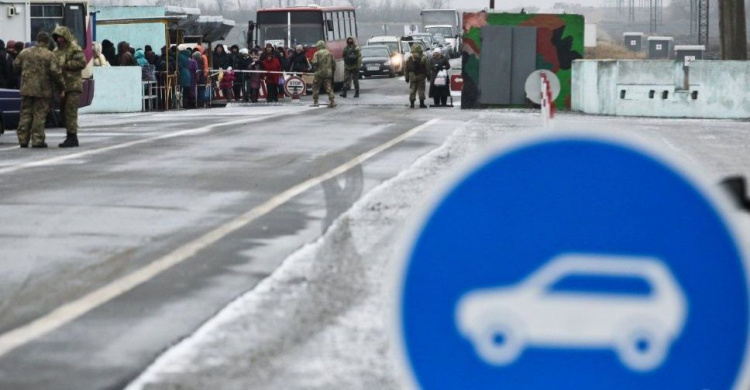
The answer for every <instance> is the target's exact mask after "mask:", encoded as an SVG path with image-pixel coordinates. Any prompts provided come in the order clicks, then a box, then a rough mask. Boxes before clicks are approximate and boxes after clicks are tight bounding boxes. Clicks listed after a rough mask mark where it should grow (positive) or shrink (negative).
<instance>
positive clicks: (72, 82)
mask: <svg viewBox="0 0 750 390" xmlns="http://www.w3.org/2000/svg"><path fill="white" fill-rule="evenodd" d="M52 37H53V38H54V39H55V41H57V37H62V38H63V39H65V41H66V42H67V44H66V45H65V47H64V48H60V47H58V48H57V49H55V56H57V63H58V65H60V70H61V71H62V74H63V78H64V79H65V91H66V92H83V76H81V72H82V71H83V70H84V69H85V68H86V56H84V55H83V50H81V47H80V46H78V43H76V39H75V37H74V36H73V33H71V32H70V30H69V29H68V28H67V27H64V26H57V28H55V31H54V32H53V33H52Z"/></svg>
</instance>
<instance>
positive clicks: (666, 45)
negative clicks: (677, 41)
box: [648, 37, 674, 60]
mask: <svg viewBox="0 0 750 390" xmlns="http://www.w3.org/2000/svg"><path fill="white" fill-rule="evenodd" d="M673 45H674V39H673V38H672V37H648V59H649V60H668V59H670V58H671V57H672V46H673Z"/></svg>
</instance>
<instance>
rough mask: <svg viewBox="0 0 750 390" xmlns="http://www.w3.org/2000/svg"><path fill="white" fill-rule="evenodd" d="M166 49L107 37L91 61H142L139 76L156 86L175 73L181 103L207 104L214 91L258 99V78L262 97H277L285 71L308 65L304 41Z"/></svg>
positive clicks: (308, 68) (114, 63)
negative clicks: (210, 49) (291, 46)
mask: <svg viewBox="0 0 750 390" xmlns="http://www.w3.org/2000/svg"><path fill="white" fill-rule="evenodd" d="M166 50H167V49H166V47H162V49H161V53H160V54H156V53H155V52H154V51H153V49H152V47H151V46H149V45H146V46H145V48H144V49H133V48H132V47H130V44H129V43H128V42H120V43H119V44H118V45H117V48H116V49H115V46H114V44H113V43H112V42H110V41H109V40H106V39H105V40H104V41H102V43H101V45H99V44H98V43H94V53H95V57H94V65H95V66H141V67H142V68H143V72H142V75H143V77H142V78H143V80H149V81H156V82H158V83H159V85H160V86H161V85H163V81H164V80H163V75H164V74H167V73H169V74H174V73H175V72H177V73H178V74H179V77H178V83H179V87H180V90H181V96H182V106H183V107H184V108H193V107H203V106H206V105H207V104H208V101H209V100H210V99H211V98H213V97H215V96H214V95H213V94H214V90H219V91H221V94H222V95H223V97H224V98H226V99H227V100H228V101H232V100H233V101H245V102H258V99H259V97H260V91H261V83H264V84H265V89H266V91H267V92H266V93H267V96H266V100H267V101H268V102H278V101H279V98H280V97H282V96H283V93H282V92H281V91H282V89H283V88H282V87H283V82H284V80H283V77H282V73H283V72H289V73H306V72H309V71H311V70H312V66H311V64H310V62H309V60H308V59H307V56H306V55H305V52H304V49H303V47H302V46H297V47H295V48H294V49H286V48H283V47H273V45H271V44H266V46H265V47H262V48H261V47H260V46H256V47H254V48H252V49H247V48H242V49H241V48H240V47H239V46H238V45H232V46H230V47H229V49H228V50H226V49H225V46H224V45H216V47H214V49H213V52H212V53H206V51H205V49H204V48H203V46H202V45H200V44H182V45H179V46H171V47H170V49H169V53H167V52H166ZM167 54H168V55H167ZM209 55H210V56H211V58H210V61H209ZM209 64H210V65H209ZM238 70H240V71H250V72H237V71H238ZM274 72H278V73H274ZM160 75H161V76H160Z"/></svg>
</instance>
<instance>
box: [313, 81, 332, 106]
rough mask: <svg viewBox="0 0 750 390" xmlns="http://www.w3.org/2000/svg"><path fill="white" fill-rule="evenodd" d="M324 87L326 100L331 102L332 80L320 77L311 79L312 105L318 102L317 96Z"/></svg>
mask: <svg viewBox="0 0 750 390" xmlns="http://www.w3.org/2000/svg"><path fill="white" fill-rule="evenodd" d="M321 86H325V88H326V93H327V94H328V100H330V101H333V99H334V95H333V79H331V78H325V79H324V78H322V77H317V76H316V77H315V78H314V79H313V87H312V88H313V94H312V95H313V103H317V102H318V96H320V87H321Z"/></svg>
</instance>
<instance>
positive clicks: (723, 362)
mask: <svg viewBox="0 0 750 390" xmlns="http://www.w3.org/2000/svg"><path fill="white" fill-rule="evenodd" d="M735 217H736V213H734V212H733V209H732V206H731V205H730V203H729V200H728V198H726V195H725V194H724V193H723V192H721V191H720V189H719V188H718V186H716V185H715V184H714V183H713V180H711V179H710V178H709V177H708V176H704V175H703V174H702V173H701V171H700V170H699V169H696V167H694V166H693V165H692V163H691V162H688V161H686V160H683V159H682V157H681V156H677V155H673V152H672V151H670V150H667V149H662V148H656V147H655V146H653V145H650V144H645V143H642V142H640V141H636V140H630V139H623V138H619V137H618V138H615V137H612V136H605V135H601V133H580V132H554V133H552V132H544V133H541V134H539V135H534V136H526V137H522V138H519V139H516V140H515V141H513V142H509V143H507V144H505V145H501V146H500V147H498V148H495V149H493V150H491V151H489V152H488V153H485V154H484V155H483V156H479V157H476V158H475V160H474V161H473V162H471V163H469V164H466V165H465V166H464V168H463V169H461V170H459V172H457V173H456V174H454V175H453V176H452V178H451V180H449V181H447V182H446V183H445V184H444V185H443V186H442V189H441V190H440V191H438V192H437V193H436V194H435V195H434V196H432V200H431V201H429V202H428V203H427V205H426V206H425V207H424V208H423V210H422V211H421V212H420V214H419V215H418V217H417V218H415V220H414V221H413V222H412V223H411V225H410V227H409V228H408V229H407V232H406V234H405V236H406V239H405V241H404V245H403V246H402V250H401V253H400V255H399V256H398V257H397V260H396V261H395V262H394V277H393V280H394V284H393V289H392V307H393V311H392V318H391V319H392V321H391V325H392V329H391V330H392V335H391V336H392V337H391V339H392V340H393V347H394V351H396V355H397V357H398V363H400V364H399V368H400V369H401V370H402V373H403V378H404V382H405V383H404V384H405V385H406V387H411V388H421V389H425V390H429V389H468V388H509V389H576V390H589V389H639V390H651V389H654V390H656V389H658V390H663V389H687V388H697V389H735V390H745V389H748V388H750V366H749V364H750V360H749V356H748V355H749V354H750V352H749V351H750V348H748V334H749V330H750V326H749V322H750V318H749V315H748V314H749V311H748V291H749V289H748V279H749V278H748V264H747V253H748V252H747V251H746V248H745V247H744V246H743V245H744V244H743V242H742V239H741V235H739V234H738V232H739V229H738V225H737V222H736V221H735V220H734V218H735Z"/></svg>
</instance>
